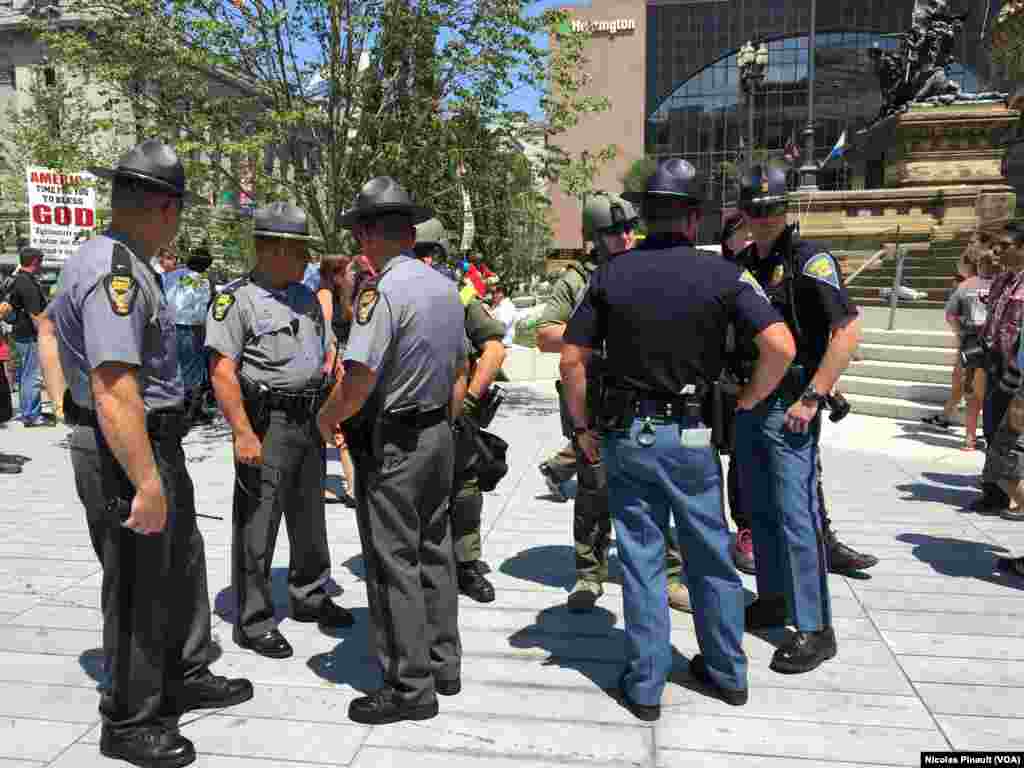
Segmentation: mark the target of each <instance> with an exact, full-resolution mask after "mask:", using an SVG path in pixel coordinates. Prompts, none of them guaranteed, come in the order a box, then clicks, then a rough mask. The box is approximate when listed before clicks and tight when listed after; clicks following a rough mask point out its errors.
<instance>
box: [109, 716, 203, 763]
mask: <svg viewBox="0 0 1024 768" xmlns="http://www.w3.org/2000/svg"><path fill="white" fill-rule="evenodd" d="M100 754H102V755H104V756H106V757H112V758H115V759H117V760H124V761H125V762H128V763H131V764H132V765H139V766H142V767H143V768H180V766H183V765H188V764H189V763H194V762H195V759H196V750H195V747H193V746H192V742H191V741H189V740H188V739H186V738H185V737H184V736H182V735H181V734H180V733H177V732H175V731H171V730H168V729H166V728H164V727H162V726H153V727H150V728H143V729H139V730H134V731H128V732H126V733H123V734H121V733H116V732H114V731H111V730H110V729H109V728H106V727H104V729H103V734H102V735H101V736H100Z"/></svg>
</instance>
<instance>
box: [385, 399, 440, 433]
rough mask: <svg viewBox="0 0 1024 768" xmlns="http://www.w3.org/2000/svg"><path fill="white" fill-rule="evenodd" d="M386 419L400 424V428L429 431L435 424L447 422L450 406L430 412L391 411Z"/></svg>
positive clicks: (386, 415)
mask: <svg viewBox="0 0 1024 768" xmlns="http://www.w3.org/2000/svg"><path fill="white" fill-rule="evenodd" d="M384 418H385V419H386V420H387V421H390V422H391V423H392V424H398V425H399V426H402V427H406V428H407V429H416V430H423V429H429V428H430V427H433V426H434V425H435V424H440V423H441V422H442V421H447V419H448V406H446V405H442V406H441V407H440V408H434V409H433V410H430V411H420V410H412V409H409V410H399V411H391V412H389V413H386V414H385V415H384Z"/></svg>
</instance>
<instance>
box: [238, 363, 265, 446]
mask: <svg viewBox="0 0 1024 768" xmlns="http://www.w3.org/2000/svg"><path fill="white" fill-rule="evenodd" d="M238 381H239V383H240V384H241V387H242V404H243V405H244V406H245V415H246V416H248V417H249V423H250V424H251V425H252V428H253V431H255V432H257V433H260V434H262V433H263V432H265V431H266V429H267V426H268V425H269V424H270V408H269V403H268V399H269V397H270V387H268V386H267V385H266V384H265V383H264V382H262V381H253V380H252V379H250V378H248V377H247V376H239V377H238Z"/></svg>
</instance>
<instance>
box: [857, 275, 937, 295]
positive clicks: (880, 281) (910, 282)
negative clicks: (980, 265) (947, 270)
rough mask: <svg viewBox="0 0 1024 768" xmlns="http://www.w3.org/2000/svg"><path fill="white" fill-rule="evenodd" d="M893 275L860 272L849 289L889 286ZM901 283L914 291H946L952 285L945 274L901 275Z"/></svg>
mask: <svg viewBox="0 0 1024 768" xmlns="http://www.w3.org/2000/svg"><path fill="white" fill-rule="evenodd" d="M893 277H894V275H884V274H877V273H876V274H871V275H869V274H867V273H866V272H862V273H861V274H860V275H858V276H857V279H856V280H855V281H854V282H853V284H852V285H850V290H853V289H855V288H874V289H876V290H877V289H879V288H891V287H892V283H893ZM903 285H905V286H907V287H909V288H913V289H914V290H915V291H946V290H950V289H951V288H952V287H953V286H952V279H951V278H950V277H949V276H947V275H934V274H931V275H928V274H924V275H922V274H914V275H908V274H905V273H904V275H903Z"/></svg>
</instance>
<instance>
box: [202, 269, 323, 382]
mask: <svg viewBox="0 0 1024 768" xmlns="http://www.w3.org/2000/svg"><path fill="white" fill-rule="evenodd" d="M227 297H230V298H227ZM333 344H334V331H332V330H331V327H330V326H329V325H327V324H326V323H325V322H324V318H323V311H322V310H321V308H320V302H319V301H318V300H317V298H316V295H315V294H314V293H313V292H312V291H311V290H309V288H307V287H306V286H305V285H303V284H302V283H291V284H290V285H289V286H288V287H287V288H282V289H277V288H271V287H270V282H269V281H268V280H267V279H266V277H264V276H263V275H260V274H259V273H258V272H253V273H252V274H251V275H249V276H248V277H243V278H241V279H240V280H236V281H235V282H233V283H230V284H229V285H227V286H225V288H224V290H223V291H221V293H220V294H219V295H218V297H217V298H216V299H214V303H213V306H212V307H211V308H210V312H209V314H208V315H207V317H206V346H207V348H209V349H212V350H213V351H214V352H218V353H219V354H221V355H224V357H226V358H229V359H231V360H234V361H235V363H236V364H237V365H238V370H239V374H240V375H242V376H245V377H246V378H247V379H249V380H250V381H252V382H255V383H263V384H266V385H267V386H268V387H270V388H271V389H276V390H283V391H288V392H297V391H300V390H302V389H304V388H306V387H307V386H309V384H310V382H312V381H313V380H315V379H318V377H319V376H320V375H321V370H322V369H323V365H324V361H325V359H326V355H327V351H328V350H329V349H330V348H331V346H332V345H333Z"/></svg>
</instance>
